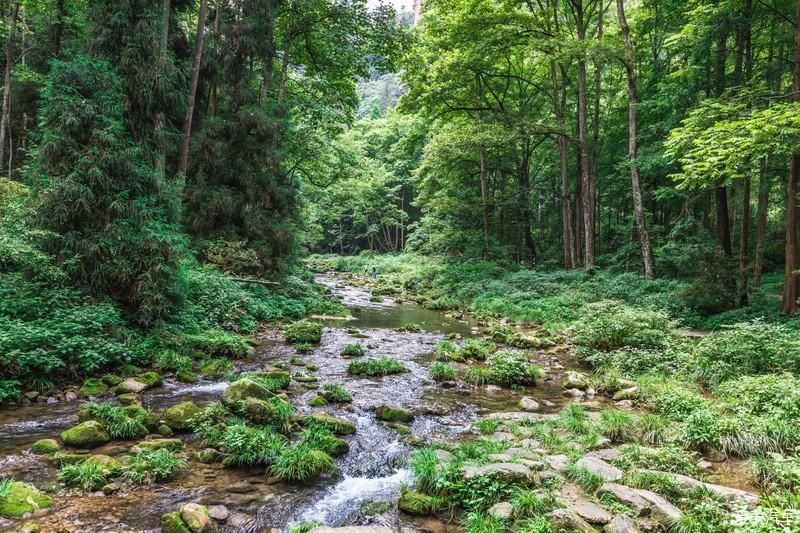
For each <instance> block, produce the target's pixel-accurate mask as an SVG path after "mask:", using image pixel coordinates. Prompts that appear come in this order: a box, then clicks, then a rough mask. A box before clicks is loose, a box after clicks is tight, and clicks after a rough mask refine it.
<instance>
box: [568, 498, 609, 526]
mask: <svg viewBox="0 0 800 533" xmlns="http://www.w3.org/2000/svg"><path fill="white" fill-rule="evenodd" d="M567 508H568V509H572V510H573V511H575V513H576V514H577V515H578V516H580V517H581V518H583V519H584V520H586V521H587V522H589V523H591V524H601V525H602V524H608V523H609V522H611V520H612V519H613V518H614V515H613V514H611V513H609V512H608V511H606V510H605V509H603V508H602V507H600V506H599V505H597V504H596V503H594V502H590V501H589V500H587V499H586V498H577V499H575V500H574V501H571V502H568V503H567Z"/></svg>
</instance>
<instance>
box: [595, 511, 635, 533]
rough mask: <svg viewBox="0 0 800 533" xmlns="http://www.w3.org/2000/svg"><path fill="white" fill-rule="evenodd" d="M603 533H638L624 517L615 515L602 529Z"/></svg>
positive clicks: (628, 519)
mask: <svg viewBox="0 0 800 533" xmlns="http://www.w3.org/2000/svg"><path fill="white" fill-rule="evenodd" d="M603 531H604V532H605V533H639V528H637V527H636V524H635V523H634V522H633V520H631V519H630V518H628V517H627V516H625V515H617V516H615V517H614V519H613V520H611V522H609V523H608V524H606V527H604V528H603Z"/></svg>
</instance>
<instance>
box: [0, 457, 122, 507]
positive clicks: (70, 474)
mask: <svg viewBox="0 0 800 533" xmlns="http://www.w3.org/2000/svg"><path fill="white" fill-rule="evenodd" d="M58 480H59V481H61V482H62V483H64V484H65V485H66V486H68V487H77V488H79V489H82V490H85V491H95V490H100V489H101V488H102V487H103V485H105V484H106V483H107V480H106V474H105V473H104V472H103V467H102V466H101V465H100V464H99V463H97V462H94V461H81V462H80V463H74V464H65V465H63V466H62V467H61V470H59V472H58ZM0 500H2V498H0Z"/></svg>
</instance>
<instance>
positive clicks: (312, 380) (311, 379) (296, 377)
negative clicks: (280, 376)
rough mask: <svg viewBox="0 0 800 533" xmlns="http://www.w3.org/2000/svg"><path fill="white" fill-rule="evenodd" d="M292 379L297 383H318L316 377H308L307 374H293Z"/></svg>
mask: <svg viewBox="0 0 800 533" xmlns="http://www.w3.org/2000/svg"><path fill="white" fill-rule="evenodd" d="M293 378H294V380H295V381H297V382H299V383H316V382H317V381H319V378H318V377H317V376H309V375H308V374H295V375H294V376H293Z"/></svg>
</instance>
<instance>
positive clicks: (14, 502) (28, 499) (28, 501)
mask: <svg viewBox="0 0 800 533" xmlns="http://www.w3.org/2000/svg"><path fill="white" fill-rule="evenodd" d="M51 505H53V498H51V497H50V496H48V495H47V494H44V493H43V492H41V491H40V490H39V489H37V488H36V487H34V486H33V485H29V484H27V483H22V482H20V481H12V482H11V486H10V488H9V490H8V493H7V494H6V495H5V497H4V498H3V499H2V500H0V516H4V517H6V518H20V517H22V516H23V515H26V514H28V513H32V512H33V511H36V510H38V509H46V508H47V507H50V506H51Z"/></svg>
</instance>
